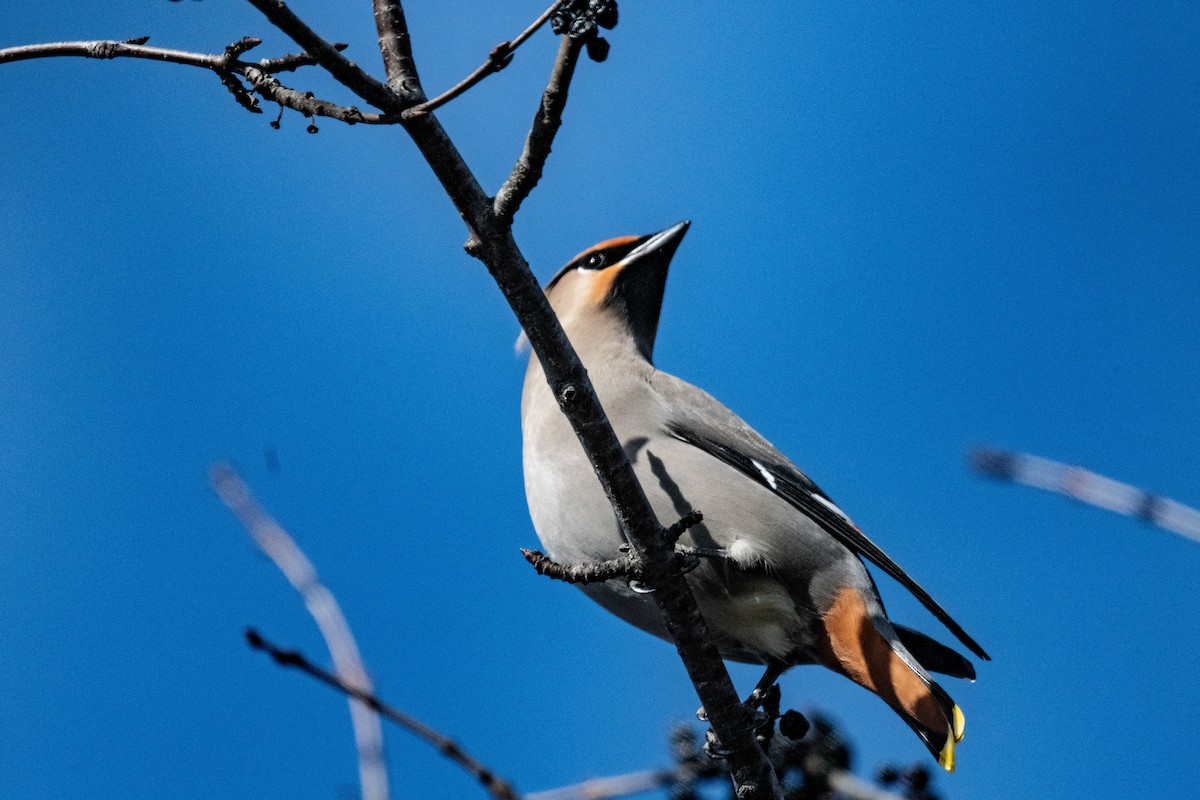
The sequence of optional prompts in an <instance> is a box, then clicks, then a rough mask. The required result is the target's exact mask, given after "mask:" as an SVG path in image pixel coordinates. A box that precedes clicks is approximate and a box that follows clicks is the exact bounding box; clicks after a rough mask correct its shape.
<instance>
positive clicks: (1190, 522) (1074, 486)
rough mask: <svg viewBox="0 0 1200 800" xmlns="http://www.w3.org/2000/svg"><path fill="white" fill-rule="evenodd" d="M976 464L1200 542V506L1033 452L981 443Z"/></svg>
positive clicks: (1003, 477) (994, 473) (996, 474)
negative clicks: (1011, 450)
mask: <svg viewBox="0 0 1200 800" xmlns="http://www.w3.org/2000/svg"><path fill="white" fill-rule="evenodd" d="M967 458H968V462H969V463H970V465H971V467H972V468H973V469H974V470H975V471H976V472H978V473H979V474H981V475H986V476H988V477H989V478H996V479H998V480H1007V481H1012V482H1013V483H1019V484H1023V485H1025V486H1032V487H1034V488H1035V489H1045V490H1046V491H1050V492H1058V493H1059V494H1063V495H1066V496H1067V497H1070V498H1071V499H1072V500H1078V501H1079V502H1081V503H1087V504H1088V505H1092V506H1096V507H1097V508H1103V509H1105V510H1107V511H1113V512H1116V513H1117V514H1124V515H1125V516H1127V517H1135V518H1137V519H1141V520H1144V521H1146V522H1148V523H1150V524H1151V525H1155V526H1157V527H1159V528H1162V529H1163V530H1168V531H1171V532H1172V533H1177V534H1179V535H1180V536H1183V537H1186V538H1188V539H1191V540H1192V541H1196V542H1200V510H1197V509H1195V508H1191V507H1189V506H1185V505H1184V504H1183V503H1180V502H1177V501H1175V500H1172V499H1171V498H1169V497H1163V496H1162V495H1158V494H1153V493H1151V492H1148V491H1146V490H1145V489H1139V488H1138V487H1136V486H1130V485H1129V484H1127V483H1121V482H1120V481H1115V480H1113V479H1112V478H1108V477H1105V476H1104V475H1099V474H1097V473H1095V472H1091V471H1090V470H1086V469H1084V468H1083V467H1074V466H1071V465H1070V464H1062V463H1060V462H1058V461H1051V460H1050V459H1048V458H1042V457H1041V456H1035V455H1031V454H1029V453H1010V452H1005V451H1003V450H990V449H987V448H983V447H979V448H976V449H975V450H972V451H971V453H970V454H969V455H968V457H967Z"/></svg>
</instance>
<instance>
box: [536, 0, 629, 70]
mask: <svg viewBox="0 0 1200 800" xmlns="http://www.w3.org/2000/svg"><path fill="white" fill-rule="evenodd" d="M616 24H617V2H616V0H567V2H565V3H563V4H562V5H560V6H559V7H558V10H557V11H555V12H554V14H553V16H551V17H550V29H551V30H553V31H554V32H555V33H556V34H558V35H559V36H562V35H563V34H566V35H567V36H570V37H571V38H572V39H576V40H578V41H581V42H583V43H584V46H585V47H586V48H587V54H588V58H590V59H592V60H593V61H603V60H604V59H606V58H608V50H609V44H608V41H607V40H606V39H605V38H604V37H602V36H600V35H599V34H600V28H604V29H605V30H609V29H611V28H613V27H615V26H616Z"/></svg>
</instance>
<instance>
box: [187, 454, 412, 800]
mask: <svg viewBox="0 0 1200 800" xmlns="http://www.w3.org/2000/svg"><path fill="white" fill-rule="evenodd" d="M209 482H210V483H211V484H212V487H213V489H214V490H215V491H216V493H217V495H218V496H219V497H220V498H221V501H222V502H223V503H225V505H226V506H228V508H229V510H230V511H232V512H233V513H234V515H235V516H236V517H237V518H238V521H239V522H241V523H242V527H243V528H245V529H246V532H247V533H249V534H250V538H252V539H253V540H254V543H255V544H256V545H258V548H259V549H260V550H262V551H263V552H264V553H266V554H267V556H268V557H270V559H271V560H272V561H273V562H275V566H277V567H278V568H279V571H280V572H282V573H283V574H284V576H285V577H286V578H287V579H288V582H289V583H290V584H292V587H293V588H295V590H296V591H297V592H299V593H300V596H301V597H303V598H304V605H305V607H306V608H308V613H309V614H311V615H312V618H313V620H314V621H315V622H316V623H317V628H319V629H320V631H321V636H322V638H324V639H325V644H326V646H327V647H328V648H329V655H330V657H331V658H333V664H334V668H335V669H336V670H337V673H338V676H339V683H345V684H346V685H350V686H354V687H356V691H357V693H359V694H365V695H370V694H371V692H372V691H373V689H372V686H371V679H370V678H369V677H367V671H366V668H365V667H364V666H363V662H362V656H361V655H360V654H359V652H358V645H357V644H356V643H355V641H354V634H353V633H351V632H350V624H349V623H348V622H346V618H345V616H343V615H342V610H341V608H340V607H338V603H337V600H336V599H335V598H334V596H333V593H332V592H330V591H329V589H327V588H326V587H325V585H324V584H323V583H321V579H320V577H318V575H317V570H316V568H315V567H314V566H313V565H312V562H311V561H309V560H308V556H306V555H305V554H304V551H303V550H301V549H300V546H299V545H297V544H296V541H295V540H294V539H293V538H292V537H291V536H290V535H289V534H288V532H287V531H285V530H284V529H283V528H282V527H281V526H280V525H279V523H277V522H276V521H275V520H274V519H272V518H271V516H270V514H268V513H267V511H266V509H264V508H263V507H262V506H261V505H259V504H258V501H257V500H256V499H255V498H254V495H253V494H251V492H250V488H249V487H248V486H246V484H245V483H244V482H243V481H242V479H241V478H240V477H239V476H238V474H237V472H235V471H234V470H233V468H232V467H230V466H229V465H228V464H218V465H216V466H214V467H213V468H212V470H211V471H210V472H209ZM377 711H378V709H374V708H372V707H371V706H370V704H369V703H363V702H360V701H359V700H358V699H356V695H355V694H353V693H351V694H350V719H351V722H352V723H353V725H354V741H355V744H356V745H357V746H358V773H359V780H360V781H361V783H362V789H363V800H387V797H388V780H387V768H386V767H385V765H384V763H383V731H382V729H381V726H380V724H379V716H378V715H377V713H376V712H377Z"/></svg>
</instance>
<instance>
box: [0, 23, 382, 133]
mask: <svg viewBox="0 0 1200 800" xmlns="http://www.w3.org/2000/svg"><path fill="white" fill-rule="evenodd" d="M62 56H68V57H81V58H99V59H112V58H141V59H146V60H149V61H159V62H164V63H171V64H183V65H184V66H189V67H199V68H201V69H207V70H210V71H212V72H214V73H216V74H217V75H218V77H224V78H228V77H229V76H231V75H240V76H242V77H243V78H245V79H246V80H247V81H248V82H249V83H250V87H251V89H252V90H253V91H254V92H255V93H256V94H258V95H260V96H262V97H264V98H266V99H267V100H270V101H272V102H275V103H279V104H281V105H284V106H287V107H288V108H290V109H293V110H295V111H299V112H300V113H301V114H304V115H306V116H310V117H311V116H320V117H330V118H332V119H337V120H341V121H342V122H348V123H350V124H354V123H363V124H365V125H394V124H396V123H397V122H399V119H398V118H397V117H395V116H388V115H384V114H375V113H366V114H364V113H363V112H361V111H359V110H358V109H357V108H355V107H354V106H341V105H338V104H336V103H330V102H328V101H327V100H322V99H320V98H318V97H315V96H314V95H313V94H312V93H311V92H300V91H296V90H295V89H289V88H288V87H286V86H284V85H283V84H282V83H280V82H279V80H278V79H277V78H275V77H274V76H273V75H271V74H270V73H271V72H272V70H271V64H268V66H267V67H263V65H262V64H261V63H260V64H253V63H248V62H245V61H238V60H236V59H229V58H227V57H226V55H224V54H222V55H216V54H212V53H192V52H189V51H187V50H170V49H166V48H162V47H146V46H145V45H140V44H134V43H132V42H131V41H113V40H106V39H98V40H90V41H79V42H47V43H44V44H29V45H22V46H20V47H9V48H6V49H3V50H0V64H4V63H8V62H13V61H27V60H30V59H34V58H56V57H62ZM285 58H299V57H297V56H287V57H285ZM279 60H282V59H279ZM269 61H270V60H269V59H268V62H269ZM297 66H300V64H297ZM293 68H294V67H293ZM275 71H279V70H275ZM222 82H223V83H225V85H226V86H227V87H228V86H229V84H228V81H226V80H223V81H222ZM241 99H242V98H240V97H239V101H241ZM243 105H245V103H244V102H243Z"/></svg>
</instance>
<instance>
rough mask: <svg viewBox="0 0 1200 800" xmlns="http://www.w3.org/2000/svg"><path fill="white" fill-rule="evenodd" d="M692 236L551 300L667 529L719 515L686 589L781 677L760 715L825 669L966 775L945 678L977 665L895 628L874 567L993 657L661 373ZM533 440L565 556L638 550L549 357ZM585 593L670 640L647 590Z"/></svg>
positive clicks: (596, 259)
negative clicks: (572, 417)
mask: <svg viewBox="0 0 1200 800" xmlns="http://www.w3.org/2000/svg"><path fill="white" fill-rule="evenodd" d="M689 226H690V222H689V221H683V222H679V223H677V224H675V225H673V226H671V227H669V228H666V229H665V230H662V231H659V232H657V233H653V234H649V235H644V236H621V237H617V238H613V239H608V240H606V241H603V242H600V243H599V244H596V245H594V246H592V247H590V248H588V249H587V250H584V251H583V252H582V253H580V254H579V255H577V256H576V257H575V258H573V259H571V261H570V262H568V263H567V265H566V266H564V267H563V268H562V269H561V270H559V272H558V273H557V274H556V275H555V276H554V277H553V278H552V279H551V280H550V281H549V282H548V283H547V284H546V286H545V287H544V291H545V294H546V298H547V300H548V301H549V303H550V306H551V308H552V309H553V310H554V312H555V314H556V315H557V317H558V319H559V321H560V323H561V325H562V327H563V330H564V331H565V333H566V334H567V337H568V339H569V340H570V341H571V344H572V345H573V346H574V348H575V350H576V352H577V353H578V355H579V358H580V360H581V361H582V362H583V365H584V367H585V368H586V370H587V372H588V375H589V377H590V379H591V381H592V385H593V387H594V389H595V391H596V394H597V396H598V397H599V399H600V402H601V404H602V405H603V407H604V409H605V411H606V412H607V414H608V418H609V421H610V423H611V425H612V428H613V430H614V432H615V433H616V435H617V437H618V439H619V441H620V442H621V444H622V446H623V448H624V450H625V453H626V455H627V456H628V458H629V461H630V462H631V464H632V466H633V469H634V472H635V474H636V476H637V478H638V480H639V482H640V483H641V485H642V487H643V489H644V490H645V492H646V496H647V498H648V500H649V501H650V504H651V507H652V509H653V510H654V512H655V514H656V515H657V516H658V518H659V520H660V521H669V520H675V519H680V518H681V517H683V516H685V515H687V514H688V513H690V512H692V511H699V512H700V513H701V514H702V515H703V521H702V522H700V523H699V524H696V525H694V526H693V527H691V528H690V529H688V530H687V531H686V532H685V533H684V534H683V536H682V538H681V539H680V544H681V545H685V546H689V547H692V548H695V549H696V550H697V551H704V552H706V553H708V554H715V555H716V557H712V558H701V559H699V562H700V563H699V564H698V566H696V568H695V569H693V570H692V571H691V572H689V573H688V574H687V581H688V584H689V586H690V588H691V591H692V594H693V595H694V597H695V599H696V603H697V605H698V606H699V608H700V611H701V613H702V615H703V616H704V619H705V621H706V623H707V625H708V628H709V631H710V634H711V635H712V637H713V639H714V643H715V644H716V646H717V649H718V650H719V652H720V654H721V656H722V658H725V659H727V660H732V661H738V662H744V663H751V664H761V665H764V666H765V667H766V671H765V673H764V674H763V678H762V680H761V681H759V683H758V686H757V687H756V688H755V691H754V692H752V693H751V696H750V698H748V700H747V703H748V704H752V705H753V704H755V702H754V701H756V700H757V701H761V698H762V696H763V695H764V693H765V690H767V689H769V688H770V687H771V686H773V685H774V684H775V682H776V680H777V679H778V677H779V676H780V675H782V674H783V672H784V671H785V670H787V669H788V668H790V667H793V666H798V665H804V664H817V665H821V666H824V667H826V668H828V669H830V670H832V671H834V672H836V673H839V674H841V675H843V676H845V677H847V678H849V679H850V680H852V681H854V682H855V683H857V684H859V685H860V686H862V687H864V688H866V689H868V690H869V691H871V692H873V693H874V694H876V695H877V696H878V697H880V698H881V699H882V700H883V701H884V702H885V703H887V705H888V706H890V707H891V708H892V709H893V710H894V711H895V712H896V713H897V714H898V715H899V716H900V717H901V718H902V719H903V720H904V721H905V722H906V723H908V725H909V727H911V728H912V729H913V731H915V732H916V734H917V736H919V737H920V739H921V741H922V742H924V744H925V746H926V747H927V748H928V749H929V751H930V753H932V755H933V756H934V758H935V759H936V760H937V762H938V763H939V764H940V765H941V766H942V767H943V768H944V769H946V770H947V771H948V772H952V771H953V770H954V764H955V754H954V751H955V745H956V744H957V743H958V742H960V741H961V740H962V738H963V733H964V727H965V718H964V715H963V713H962V711H961V709H960V708H959V707H958V705H957V704H955V703H954V701H953V700H952V699H951V698H950V696H949V694H947V693H946V691H945V690H944V689H942V687H941V686H939V685H938V684H937V683H936V682H935V681H934V680H933V678H932V677H931V676H930V671H936V672H940V673H942V674H946V675H949V676H952V677H958V678H967V679H970V680H974V679H975V670H974V666H973V665H972V664H971V662H970V661H968V660H967V659H966V658H965V657H963V656H962V655H960V654H959V653H958V652H956V651H955V650H953V649H951V648H950V647H947V646H946V645H943V644H941V643H940V642H938V641H936V640H935V639H932V638H930V637H929V636H926V635H924V634H922V633H919V632H917V631H915V630H913V629H911V628H907V627H904V626H901V625H898V624H895V623H893V622H891V621H890V620H889V618H888V616H887V613H886V611H885V610H884V606H883V602H882V600H881V599H880V595H879V592H878V590H877V588H876V584H875V582H874V580H873V579H872V577H871V575H870V573H869V572H868V571H867V568H866V565H865V564H864V559H865V560H866V561H869V562H871V563H872V564H874V565H876V566H877V567H878V568H879V569H881V570H882V571H883V572H884V573H886V574H887V575H889V576H891V577H892V578H894V579H895V580H896V581H897V582H899V583H900V584H901V585H903V586H904V587H905V588H906V589H908V590H909V591H910V592H911V593H912V594H913V595H915V596H916V597H917V599H918V600H920V601H921V603H922V604H923V605H924V606H925V607H926V608H927V609H928V610H929V611H930V612H932V614H933V615H934V616H935V617H936V618H937V619H938V620H939V621H941V622H942V623H943V624H944V625H945V626H946V627H947V628H948V629H949V630H950V631H951V632H952V633H953V634H954V635H955V637H957V639H958V640H959V641H960V642H962V644H963V645H965V646H966V647H967V648H969V649H970V650H971V652H973V653H974V654H975V655H976V656H978V657H979V658H981V659H984V660H990V658H989V656H988V654H987V653H986V652H985V651H984V650H983V648H982V647H980V646H979V644H978V643H977V642H976V641H975V640H974V639H972V638H971V637H970V636H969V635H968V634H967V633H966V631H964V630H963V629H962V627H961V626H960V625H959V624H958V623H957V622H955V621H954V619H953V618H951V617H950V615H949V614H948V613H947V612H946V611H945V610H944V609H943V608H942V607H941V606H940V605H938V604H937V602H935V601H934V599H933V598H932V597H931V596H930V595H929V594H928V592H926V591H925V590H924V589H922V588H921V586H920V585H918V584H917V583H916V581H914V580H913V579H912V578H910V577H909V576H908V574H907V573H906V572H905V571H904V570H903V569H901V568H900V567H899V566H898V565H897V564H896V563H895V562H894V561H892V560H891V559H890V558H889V557H888V556H887V555H886V554H885V553H884V552H883V550H881V549H880V548H879V547H878V546H877V545H876V544H875V543H873V542H872V541H871V540H870V539H868V538H867V537H866V535H865V534H864V533H863V532H862V531H861V530H860V529H859V528H858V527H857V526H856V525H855V524H854V523H853V522H851V520H850V518H849V517H848V516H847V515H846V513H845V512H843V511H842V510H841V509H840V508H839V507H838V506H837V505H835V504H834V502H833V501H832V500H831V499H830V498H829V496H828V495H827V494H826V493H825V492H823V491H822V490H821V489H820V488H819V487H818V486H817V485H816V484H815V483H814V482H813V481H812V480H810V479H809V478H808V476H806V475H805V474H804V473H803V472H801V471H800V469H799V468H798V467H796V466H795V465H794V464H793V463H792V462H791V461H789V460H788V459H787V458H786V457H785V456H784V455H783V454H782V453H780V452H779V451H778V450H777V449H775V447H773V446H772V445H771V444H770V443H769V442H767V440H766V439H764V438H763V437H762V436H761V435H759V434H758V433H757V432H756V431H755V430H754V429H753V428H751V427H750V426H749V425H747V424H746V423H745V422H743V421H742V420H741V418H739V417H738V416H737V415H735V414H734V413H733V412H732V411H730V410H729V409H728V408H726V407H725V406H724V405H722V404H721V403H719V402H718V401H717V400H716V399H714V398H713V397H712V396H711V395H709V394H708V393H706V392H705V391H703V390H702V389H699V388H697V387H695V386H693V385H691V384H689V383H687V382H685V381H683V380H681V379H679V378H676V377H674V376H673V375H670V374H668V373H666V372H663V371H661V370H659V369H658V368H656V367H655V365H654V361H653V351H654V340H655V337H656V334H657V332H658V324H659V317H660V313H661V310H662V303H663V297H664V292H665V288H666V281H667V272H668V267H669V266H670V264H671V260H672V258H673V257H674V255H675V252H676V250H677V249H678V247H679V244H680V242H681V241H682V239H683V237H684V235H685V234H686V233H687V230H688V228H689ZM521 429H522V467H523V472H524V480H525V493H526V499H527V501H528V505H529V512H530V517H531V519H532V521H533V525H534V529H535V532H536V533H537V536H538V538H539V540H540V541H541V543H542V546H543V547H544V548H545V549H546V551H547V553H548V555H549V557H550V558H552V559H554V560H555V561H558V562H570V563H593V562H598V561H603V560H607V559H612V558H616V557H618V556H619V555H621V553H622V552H623V551H627V549H628V544H627V542H626V541H625V539H624V537H623V534H622V531H621V528H620V526H619V525H618V522H617V520H616V517H615V515H614V513H613V510H612V507H611V505H610V503H609V500H608V499H607V497H606V496H605V494H604V492H603V490H602V489H601V486H600V484H599V482H598V481H597V479H596V477H595V473H594V471H593V468H592V466H591V464H590V462H589V461H588V458H587V456H586V455H585V453H584V451H583V449H582V447H581V446H580V444H579V442H578V440H577V438H576V436H575V434H574V432H573V431H572V429H571V427H570V425H569V423H568V421H567V419H566V418H565V417H564V416H563V414H562V412H561V410H560V408H559V405H558V402H557V401H556V399H555V396H554V394H553V392H552V391H551V389H550V387H549V385H548V383H547V381H546V377H545V374H544V372H543V370H542V367H541V364H540V362H539V361H538V358H537V355H536V354H532V355H531V356H530V359H529V365H528V368H527V370H526V374H525V381H524V385H523V388H522V393H521ZM664 524H669V522H664ZM631 584H632V585H631ZM580 588H581V589H582V590H583V591H584V592H585V593H586V594H587V595H588V596H589V597H590V598H591V599H592V600H594V601H596V602H597V603H599V604H600V605H601V606H602V607H603V608H605V609H606V610H608V611H610V612H612V613H613V614H615V615H617V616H618V617H620V618H622V619H624V620H625V621H626V622H629V623H631V624H633V625H635V626H637V627H638V628H641V629H642V630H645V631H647V632H649V633H651V634H653V635H655V636H658V637H660V638H663V639H666V640H668V641H670V637H669V634H668V633H667V630H666V626H665V623H664V621H663V618H662V613H661V611H660V610H659V608H658V607H657V605H656V604H655V602H654V600H653V598H652V597H651V596H649V595H648V594H647V593H646V588H645V587H643V586H640V585H638V584H637V583H636V582H631V581H630V580H629V579H628V578H616V579H611V580H607V581H605V582H602V583H591V584H586V585H581V586H580ZM755 707H756V708H757V705H755Z"/></svg>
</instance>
